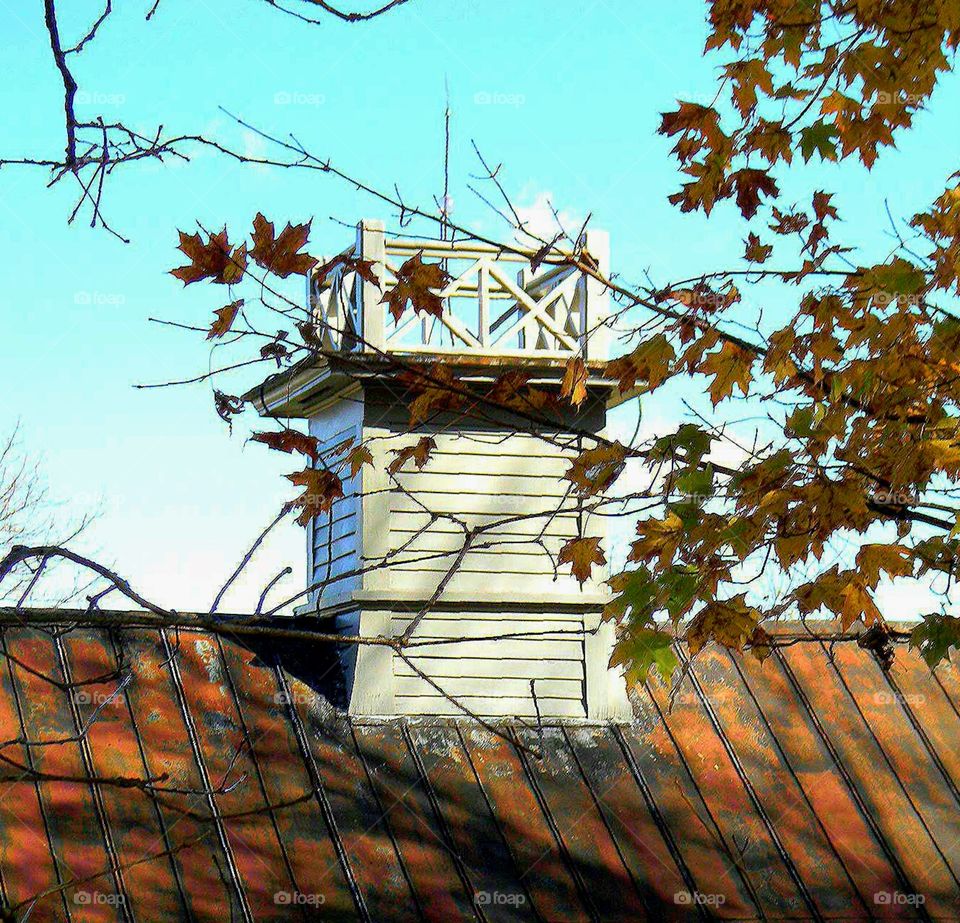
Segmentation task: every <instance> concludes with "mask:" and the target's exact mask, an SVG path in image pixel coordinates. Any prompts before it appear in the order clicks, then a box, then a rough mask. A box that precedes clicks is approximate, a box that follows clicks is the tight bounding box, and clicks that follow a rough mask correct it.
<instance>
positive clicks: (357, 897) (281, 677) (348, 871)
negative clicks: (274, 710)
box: [273, 667, 371, 921]
mask: <svg viewBox="0 0 960 923" xmlns="http://www.w3.org/2000/svg"><path fill="white" fill-rule="evenodd" d="M273 670H274V675H275V676H276V678H277V685H278V686H279V687H280V691H281V692H282V693H283V701H284V703H285V704H286V709H285V710H286V714H287V718H288V719H289V720H290V724H291V726H292V727H293V733H294V736H295V737H296V738H297V745H298V746H299V747H300V755H301V757H302V758H303V760H304V764H305V766H306V768H307V774H308V775H309V776H310V782H311V784H312V785H313V793H314V797H315V798H316V799H317V804H318V805H319V807H320V813H321V815H322V816H323V819H324V822H325V823H326V825H327V830H328V832H329V833H330V838H331V840H332V842H333V849H334V852H336V854H337V859H338V860H339V862H340V867H341V869H342V871H343V874H344V878H345V879H346V881H347V887H348V888H349V889H350V894H351V896H352V897H353V900H354V903H355V904H356V905H357V911H358V913H359V914H360V916H361V918H362V919H363V920H365V921H370V920H371V917H370V913H369V911H368V910H367V905H366V901H365V900H364V897H363V894H362V893H361V892H360V887H359V885H358V884H357V880H356V879H355V878H354V876H353V869H352V868H351V866H350V860H349V858H348V856H347V851H346V847H345V846H344V844H343V839H342V837H341V836H340V831H339V829H338V828H337V820H336V818H335V817H334V814H333V808H332V807H331V806H330V802H329V801H328V799H327V792H326V789H325V788H324V785H323V780H322V779H321V778H320V772H319V770H318V769H317V763H316V760H315V759H314V757H313V752H312V751H311V750H310V745H309V741H308V738H307V732H306V728H304V726H303V722H302V721H301V720H300V716H299V715H298V714H297V709H296V705H295V704H294V699H293V696H292V695H291V692H290V684H289V683H288V682H287V677H286V674H285V673H284V672H283V670H282V669H281V668H280V667H274V668H273Z"/></svg>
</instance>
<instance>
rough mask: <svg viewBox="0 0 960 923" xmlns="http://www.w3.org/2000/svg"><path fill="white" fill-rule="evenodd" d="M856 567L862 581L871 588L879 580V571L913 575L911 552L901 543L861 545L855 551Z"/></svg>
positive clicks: (901, 575)
mask: <svg viewBox="0 0 960 923" xmlns="http://www.w3.org/2000/svg"><path fill="white" fill-rule="evenodd" d="M857 568H858V569H859V571H860V573H861V574H862V575H863V582H864V583H865V584H866V585H867V586H868V587H870V589H871V590H875V589H876V588H877V584H878V583H879V582H880V571H886V573H887V574H888V576H890V577H912V576H913V554H912V552H911V551H910V549H909V548H905V547H904V546H903V545H861V547H860V550H859V551H858V552H857Z"/></svg>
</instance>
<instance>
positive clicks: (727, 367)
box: [697, 342, 756, 407]
mask: <svg viewBox="0 0 960 923" xmlns="http://www.w3.org/2000/svg"><path fill="white" fill-rule="evenodd" d="M755 359H756V356H755V355H754V354H753V353H750V352H747V350H745V349H744V348H743V347H741V346H738V345H737V344H736V343H730V342H727V343H724V344H723V347H722V348H721V349H719V350H717V351H716V352H713V353H709V354H708V355H707V356H706V358H704V360H703V361H702V362H701V363H700V365H699V367H698V369H697V371H699V372H703V374H704V375H713V376H714V378H713V381H712V382H711V384H710V400H711V401H713V406H714V407H716V406H717V404H719V403H720V401H722V400H723V399H724V398H726V397H730V396H731V395H732V394H733V388H734V385H736V386H738V387H739V388H740V391H741V393H742V394H743V395H744V397H746V396H747V394H748V392H749V390H750V382H751V381H752V380H753V372H752V371H751V369H752V366H753V362H754V360H755Z"/></svg>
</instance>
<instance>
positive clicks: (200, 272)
mask: <svg viewBox="0 0 960 923" xmlns="http://www.w3.org/2000/svg"><path fill="white" fill-rule="evenodd" d="M178 233H179V234H180V245H179V246H178V247H177V249H178V250H179V251H180V252H181V253H183V254H184V256H186V257H187V259H189V260H190V262H189V263H188V264H187V265H186V266H180V267H178V268H177V269H171V270H170V275H172V276H175V277H176V278H177V279H179V280H180V281H181V282H183V284H184V285H190V283H191V282H199V281H200V280H201V279H211V280H212V281H213V282H215V283H217V284H218V285H229V284H232V283H234V282H239V281H240V279H241V278H242V276H243V271H244V269H245V268H246V265H247V249H246V247H245V246H243V247H237V249H236V250H234V251H232V253H231V250H230V241H229V240H228V239H227V229H226V228H224V229H223V230H222V231H220V233H219V234H208V235H207V241H206V243H204V241H203V238H202V237H201V236H200V234H199V233H197V234H185V233H184V232H183V231H179V232H178Z"/></svg>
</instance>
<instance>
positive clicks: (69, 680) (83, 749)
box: [54, 635, 135, 923]
mask: <svg viewBox="0 0 960 923" xmlns="http://www.w3.org/2000/svg"><path fill="white" fill-rule="evenodd" d="M54 649H55V650H56V652H57V659H58V660H59V661H60V670H61V672H62V673H63V679H64V682H66V684H67V689H68V690H72V689H73V674H72V671H71V670H70V663H69V661H68V660H67V654H66V651H65V650H64V649H63V638H62V637H61V636H60V635H57V636H56V638H55V641H54ZM67 702H68V706H67V707H68V709H69V711H70V717H71V718H72V719H73V726H74V729H75V730H76V733H77V737H78V740H77V743H78V744H79V747H80V759H81V760H82V761H83V768H84V770H85V771H86V774H87V776H88V777H89V778H91V779H93V778H96V769H95V768H94V765H93V754H92V752H91V751H90V741H89V740H88V739H87V734H86V732H85V731H84V728H83V722H82V721H81V720H80V709H79V706H78V704H77V702H76V699H75V698H74V696H73V695H72V694H71V693H70V692H69V691H68V692H67ZM90 795H91V798H92V800H93V806H94V811H95V812H96V814H97V820H98V822H99V823H100V832H101V834H102V835H103V845H104V851H105V852H106V854H107V861H108V863H109V864H110V871H111V872H112V873H113V880H114V884H115V885H116V887H117V891H118V893H119V894H121V895H122V896H123V901H122V902H121V904H120V911H121V914H122V915H123V917H124V919H126V920H129V921H130V923H135V921H134V916H133V911H132V910H131V907H130V895H129V894H128V893H127V887H126V883H125V881H124V878H123V872H122V869H121V867H120V854H119V853H118V852H117V846H116V844H115V843H114V842H113V835H112V831H111V830H110V823H109V821H108V819H107V809H106V805H105V803H104V800H103V792H102V791H101V790H100V787H99V786H98V785H94V784H93V783H91V784H90Z"/></svg>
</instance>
